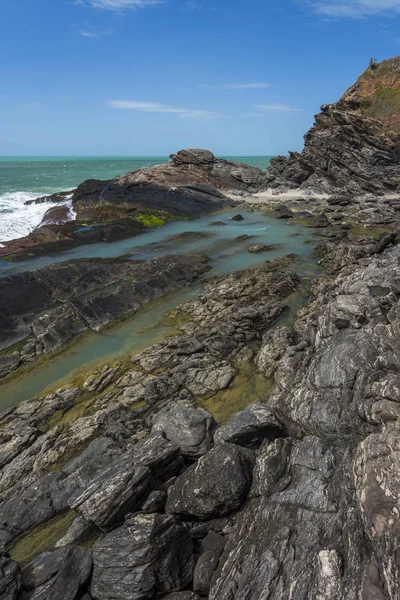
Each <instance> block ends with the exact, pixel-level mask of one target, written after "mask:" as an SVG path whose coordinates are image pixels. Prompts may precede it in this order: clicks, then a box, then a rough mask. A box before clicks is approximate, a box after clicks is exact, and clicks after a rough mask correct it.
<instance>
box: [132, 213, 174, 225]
mask: <svg viewBox="0 0 400 600" xmlns="http://www.w3.org/2000/svg"><path fill="white" fill-rule="evenodd" d="M135 220H136V221H139V223H141V224H142V225H144V226H145V227H160V226H161V225H165V223H166V221H165V220H164V219H161V218H160V217H157V215H140V216H138V217H135Z"/></svg>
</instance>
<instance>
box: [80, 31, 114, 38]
mask: <svg viewBox="0 0 400 600" xmlns="http://www.w3.org/2000/svg"><path fill="white" fill-rule="evenodd" d="M78 33H79V34H80V35H81V36H82V37H85V38H88V39H90V40H94V39H96V38H102V37H104V36H105V35H112V34H113V33H114V29H102V30H95V29H92V28H86V29H78Z"/></svg>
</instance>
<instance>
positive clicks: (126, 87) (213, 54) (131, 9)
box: [0, 0, 400, 155]
mask: <svg viewBox="0 0 400 600" xmlns="http://www.w3.org/2000/svg"><path fill="white" fill-rule="evenodd" d="M1 22H2V28H1V29H2V34H1V37H0V52H1V57H2V60H1V61H0V77H1V87H0V155H165V154H169V153H171V152H174V151H176V150H178V149H180V148H183V147H205V148H209V149H210V150H212V151H214V152H215V153H216V154H220V155H259V154H263V155H268V154H278V153H286V152H287V150H301V148H302V144H303V139H302V136H303V135H304V133H305V132H306V131H307V129H309V127H310V126H311V125H312V123H313V115H314V114H315V113H316V112H318V110H319V105H320V104H322V103H327V102H333V101H335V100H337V99H338V97H339V96H340V95H341V94H342V93H343V92H344V90H345V89H346V88H347V87H348V86H349V85H351V83H353V81H354V80H355V79H356V77H357V76H358V75H359V74H360V73H361V72H362V71H363V70H364V69H365V68H366V67H367V65H368V62H369V59H370V57H376V58H377V59H378V60H383V59H384V58H388V57H390V56H394V55H397V54H399V53H400V33H398V31H399V25H400V0H346V1H345V0H269V1H268V0H247V1H245V0H229V1H228V0H165V2H163V1H161V0H160V1H157V0H34V1H33V0H2V11H1Z"/></svg>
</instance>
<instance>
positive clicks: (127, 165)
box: [0, 156, 271, 242]
mask: <svg viewBox="0 0 400 600" xmlns="http://www.w3.org/2000/svg"><path fill="white" fill-rule="evenodd" d="M225 158H229V159H230V160H234V161H237V162H244V163H247V164H250V165H253V166H255V167H258V168H260V169H265V168H266V167H267V166H268V164H269V160H270V158H271V157H269V156H235V157H225ZM166 162H168V157H167V156H131V157H129V156H101V157H100V156H83V157H82V156H56V157H46V156H43V157H35V156H22V157H12V156H11V157H0V242H2V241H5V240H10V239H14V238H18V237H22V236H24V235H27V234H28V233H29V232H30V231H32V229H33V228H34V227H36V226H37V225H38V224H39V223H40V221H41V218H42V216H43V214H44V212H45V211H46V210H47V209H48V208H49V206H48V205H47V206H46V205H45V204H43V205H40V204H39V205H31V206H25V204H24V202H26V200H31V199H33V198H37V197H38V196H42V195H46V194H50V193H53V192H57V191H62V190H70V189H71V190H72V189H73V188H75V187H76V186H77V185H79V184H80V183H81V182H82V181H85V179H92V178H94V179H111V178H112V177H116V176H117V175H122V174H123V173H127V172H128V171H134V170H135V169H140V168H141V167H145V166H148V167H149V166H153V165H158V164H163V163H166Z"/></svg>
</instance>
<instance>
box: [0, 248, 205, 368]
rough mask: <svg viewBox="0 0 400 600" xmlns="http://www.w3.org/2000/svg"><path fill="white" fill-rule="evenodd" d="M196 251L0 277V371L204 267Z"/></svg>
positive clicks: (128, 311) (129, 310)
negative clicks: (0, 308)
mask: <svg viewBox="0 0 400 600" xmlns="http://www.w3.org/2000/svg"><path fill="white" fill-rule="evenodd" d="M208 268H209V267H208V265H207V259H206V258H205V257H204V256H200V255H188V256H170V257H168V256H167V257H162V258H155V259H152V260H149V261H146V262H143V263H135V262H134V261H132V260H129V259H113V260H107V259H81V260H75V261H71V262H66V263H59V264H55V265H52V266H49V267H44V268H42V269H39V270H37V271H33V272H25V273H21V274H19V275H12V276H10V277H4V278H2V279H0V303H1V306H2V312H1V315H0V350H1V351H2V352H1V355H0V377H4V376H5V375H8V374H9V373H10V372H12V371H15V370H16V369H17V368H18V367H20V366H22V365H24V364H27V363H31V362H33V361H35V360H36V359H37V358H38V357H40V356H43V355H46V354H48V353H50V352H53V351H55V350H59V349H60V348H62V347H63V346H65V345H66V344H68V343H70V342H72V341H73V340H74V338H75V337H76V336H78V335H79V334H82V333H84V332H87V331H89V330H92V331H100V330H101V329H102V328H103V327H106V326H107V325H111V324H112V323H114V322H116V321H118V320H121V319H123V318H126V317H128V316H131V315H133V314H134V313H135V312H136V311H137V310H138V309H139V308H141V307H142V306H144V305H146V304H148V303H149V302H151V301H154V300H157V299H159V298H161V297H163V296H165V295H167V294H169V293H171V292H174V291H176V290H179V289H181V288H182V287H184V286H185V285H187V284H189V283H191V282H192V281H194V280H195V279H197V278H198V277H199V276H200V275H201V274H203V273H204V272H206V271H207V270H208Z"/></svg>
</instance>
